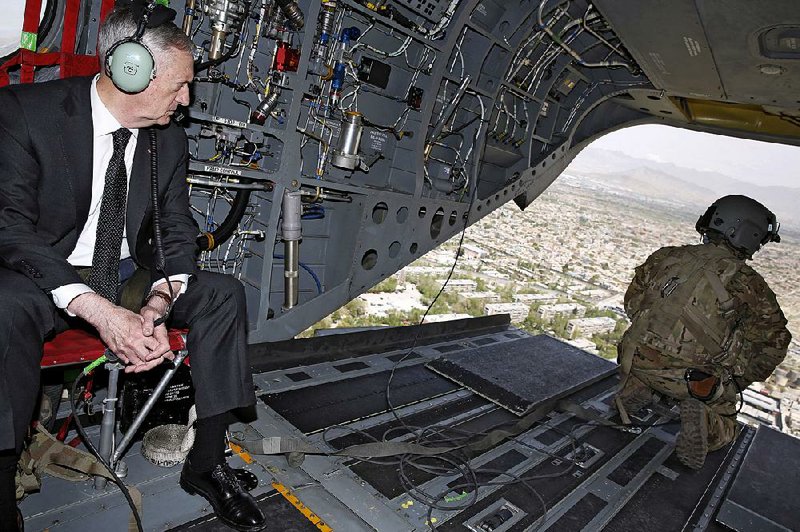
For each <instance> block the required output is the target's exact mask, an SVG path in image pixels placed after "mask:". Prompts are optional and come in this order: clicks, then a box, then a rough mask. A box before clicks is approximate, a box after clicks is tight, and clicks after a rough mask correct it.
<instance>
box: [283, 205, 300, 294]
mask: <svg viewBox="0 0 800 532" xmlns="http://www.w3.org/2000/svg"><path fill="white" fill-rule="evenodd" d="M302 195H303V194H302V192H300V191H299V190H296V191H294V192H289V191H288V190H287V191H285V192H284V194H283V209H282V210H283V222H282V223H281V236H282V238H283V294H284V295H283V308H284V309H290V308H292V307H294V306H295V305H297V298H298V293H299V290H300V287H299V284H298V279H299V278H300V238H301V237H302V234H303V227H302V222H301V219H302V212H303V206H302V204H301V202H300V200H301V198H302Z"/></svg>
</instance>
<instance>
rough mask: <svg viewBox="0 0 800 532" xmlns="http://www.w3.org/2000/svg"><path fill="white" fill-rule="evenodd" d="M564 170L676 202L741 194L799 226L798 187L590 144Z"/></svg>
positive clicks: (694, 202) (788, 223)
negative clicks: (748, 179) (762, 182)
mask: <svg viewBox="0 0 800 532" xmlns="http://www.w3.org/2000/svg"><path fill="white" fill-rule="evenodd" d="M567 171H568V172H569V173H571V174H573V175H577V176H585V177H588V178H593V179H596V180H597V181H601V182H603V183H604V184H607V185H608V186H609V187H613V188H620V189H624V190H628V191H629V192H631V193H634V194H637V195H641V196H643V197H645V198H653V199H657V200H666V201H669V202H674V203H677V204H688V205H696V206H708V204H709V203H711V202H712V201H714V200H715V199H717V198H718V197H720V196H724V195H727V194H745V195H747V196H750V197H752V198H754V199H756V200H758V201H760V202H761V203H763V204H764V205H766V206H767V207H768V208H769V209H771V210H772V211H773V212H775V214H776V215H777V216H778V219H779V220H780V221H781V223H783V224H784V225H785V226H787V227H791V228H792V229H798V228H800V211H799V210H798V209H797V206H798V205H800V189H796V188H789V187H779V186H759V185H754V184H752V183H745V182H744V181H739V180H737V179H733V178H731V177H729V176H726V175H724V174H720V173H717V172H709V171H704V170H696V169H693V168H686V167H681V166H677V165H675V164H672V163H662V162H658V161H653V160H649V159H640V158H637V157H631V156H630V155H627V154H625V153H622V152H618V151H612V150H604V149H598V148H591V147H589V148H586V149H585V150H583V152H581V154H580V155H578V157H576V158H575V160H574V161H573V162H572V164H571V165H570V167H569V168H568V170H567Z"/></svg>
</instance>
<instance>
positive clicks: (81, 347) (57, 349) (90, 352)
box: [41, 329, 188, 368]
mask: <svg viewBox="0 0 800 532" xmlns="http://www.w3.org/2000/svg"><path fill="white" fill-rule="evenodd" d="M187 332H188V331H187V330H186V329H170V330H169V346H170V348H171V349H172V350H173V351H179V350H181V349H184V348H185V347H186V344H185V343H184V341H183V336H181V335H182V334H186V333H187ZM105 351H106V346H105V344H103V342H102V341H101V340H100V338H98V337H97V336H96V335H94V334H92V333H90V332H86V331H84V330H81V329H70V330H68V331H64V332H62V333H61V334H59V335H57V336H56V337H55V338H53V339H52V340H50V341H49V342H46V343H45V344H44V356H43V357H42V362H41V367H43V368H50V367H53V366H63V365H66V364H77V363H80V362H91V361H92V360H96V359H98V358H100V356H102V354H103V353H105Z"/></svg>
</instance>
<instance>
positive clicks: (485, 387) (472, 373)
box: [428, 335, 617, 416]
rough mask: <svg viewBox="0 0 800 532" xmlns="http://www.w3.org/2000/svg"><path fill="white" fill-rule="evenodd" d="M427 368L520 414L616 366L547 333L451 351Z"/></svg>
mask: <svg viewBox="0 0 800 532" xmlns="http://www.w3.org/2000/svg"><path fill="white" fill-rule="evenodd" d="M428 367H430V368H431V369H433V370H435V371H437V372H439V373H441V374H442V375H444V376H446V377H447V378H449V379H452V380H454V381H455V382H457V383H459V384H462V385H464V386H466V387H468V388H469V389H471V390H473V391H475V392H476V393H478V394H480V395H482V396H483V397H486V398H487V399H489V400H490V401H493V402H495V403H497V404H499V405H501V406H503V407H505V408H507V409H509V410H510V411H511V412H514V413H515V414H517V415H520V416H522V415H525V414H527V413H528V412H530V411H532V410H533V409H534V408H536V407H538V406H540V405H541V404H542V403H544V402H545V401H549V400H553V399H559V398H561V397H564V396H565V395H568V394H570V393H573V392H575V391H577V390H579V389H581V388H584V387H586V386H588V385H590V384H592V383H594V382H597V381H598V380H600V379H602V378H604V377H608V376H609V375H611V374H613V373H614V372H615V371H616V368H617V366H616V364H614V363H612V362H609V361H608V360H605V359H603V358H600V357H597V356H594V355H591V354H589V353H587V352H585V351H582V350H580V349H577V348H575V347H573V346H571V345H568V344H566V343H564V342H561V341H559V340H556V339H555V338H552V337H550V336H547V335H539V336H534V337H530V338H523V339H519V340H514V341H510V342H504V343H498V344H489V345H485V346H481V347H477V348H474V349H469V350H464V351H460V352H457V353H447V354H444V355H442V357H441V358H438V359H436V360H433V361H431V362H429V363H428Z"/></svg>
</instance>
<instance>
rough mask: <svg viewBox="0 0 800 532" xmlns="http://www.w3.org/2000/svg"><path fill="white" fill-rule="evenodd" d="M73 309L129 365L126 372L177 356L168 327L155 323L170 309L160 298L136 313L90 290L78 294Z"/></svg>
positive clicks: (71, 308)
mask: <svg viewBox="0 0 800 532" xmlns="http://www.w3.org/2000/svg"><path fill="white" fill-rule="evenodd" d="M162 307H163V308H162ZM69 309H70V310H71V311H72V312H73V313H75V315H77V316H78V317H80V318H83V319H84V320H86V321H87V322H89V323H90V324H91V325H93V326H94V328H95V329H97V332H98V333H100V338H101V339H102V340H103V342H104V343H105V344H106V345H107V346H108V348H109V349H111V351H113V352H114V354H115V355H117V357H119V359H120V360H122V361H123V362H124V363H125V364H126V365H127V366H126V368H125V372H126V373H140V372H142V371H147V370H149V369H152V368H154V367H156V366H157V365H158V364H160V363H161V362H162V361H163V360H164V359H167V360H172V359H174V358H175V355H174V353H173V352H172V351H171V350H170V348H169V335H168V334H167V328H166V326H164V325H159V326H158V327H156V326H154V324H153V322H154V321H155V320H157V319H158V318H160V317H161V316H162V315H163V314H164V313H165V312H166V310H167V309H166V304H164V302H163V301H161V300H160V299H159V298H153V299H151V301H149V302H148V304H147V305H145V306H144V307H143V308H142V310H141V311H139V314H136V313H134V312H131V311H130V310H127V309H125V308H122V307H118V306H116V305H114V304H112V303H110V302H109V301H108V300H106V299H104V298H102V297H101V296H99V295H97V294H95V293H93V292H89V293H86V294H83V295H80V296H78V297H76V298H75V299H74V300H73V301H72V302H71V303H70V305H69Z"/></svg>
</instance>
